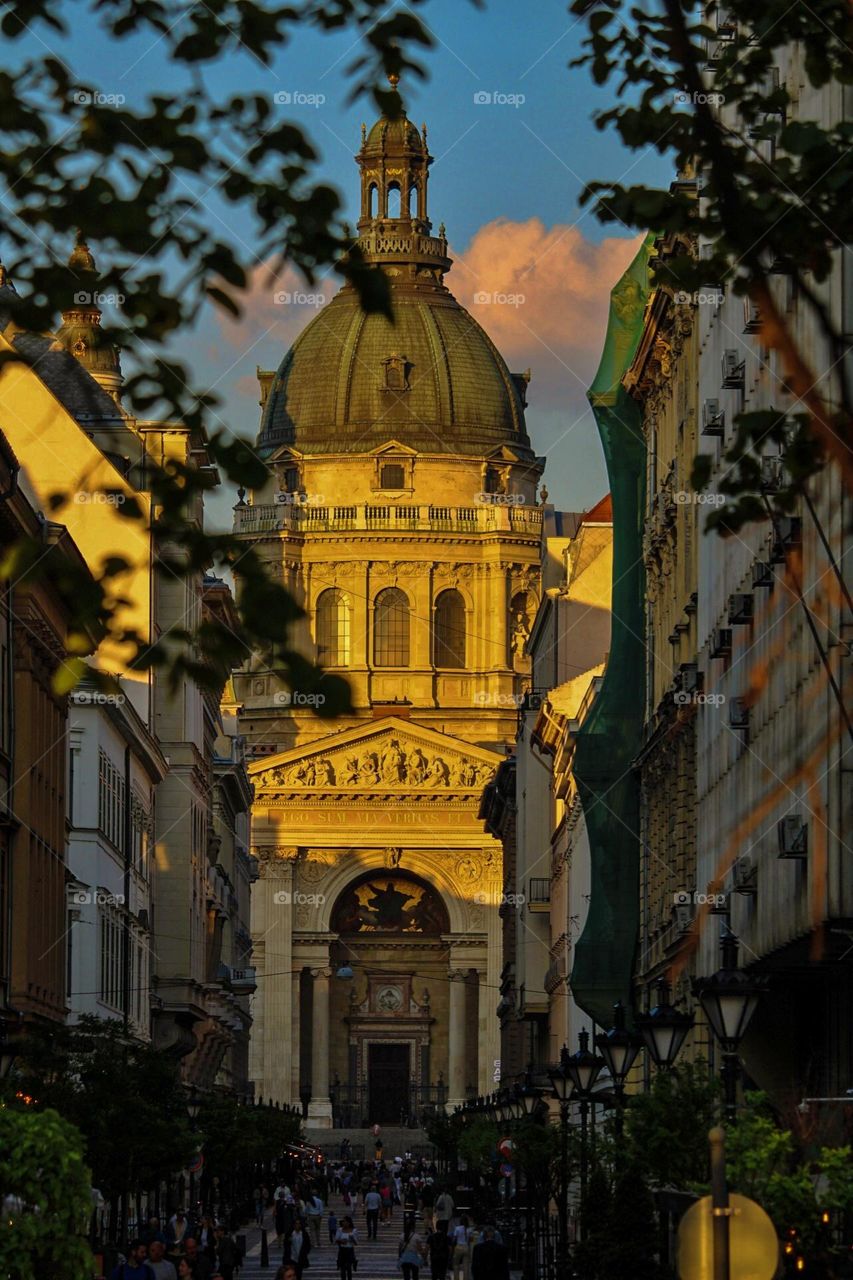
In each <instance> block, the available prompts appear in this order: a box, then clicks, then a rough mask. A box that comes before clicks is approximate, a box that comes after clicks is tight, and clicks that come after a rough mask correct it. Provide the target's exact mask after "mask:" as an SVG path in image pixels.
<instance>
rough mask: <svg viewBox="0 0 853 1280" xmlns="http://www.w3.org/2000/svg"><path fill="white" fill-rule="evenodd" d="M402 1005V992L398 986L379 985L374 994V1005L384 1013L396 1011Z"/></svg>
mask: <svg viewBox="0 0 853 1280" xmlns="http://www.w3.org/2000/svg"><path fill="white" fill-rule="evenodd" d="M402 1005H403V993H402V991H401V990H400V988H399V987H380V989H379V991H378V993H377V995H376V1007H377V1009H382V1010H383V1011H384V1012H385V1013H396V1012H397V1010H398V1009H400V1008H402Z"/></svg>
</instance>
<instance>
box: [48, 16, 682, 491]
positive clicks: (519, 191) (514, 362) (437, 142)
mask: <svg viewBox="0 0 853 1280" xmlns="http://www.w3.org/2000/svg"><path fill="white" fill-rule="evenodd" d="M391 7H392V6H389V10H390V8H391ZM395 7H397V8H404V7H405V6H400V5H398V6H395ZM414 11H415V12H418V13H419V14H421V16H422V17H423V18H424V20H425V21H426V22H427V24H428V25H429V27H430V29H431V30H432V32H433V33H434V36H435V41H436V43H435V46H434V48H433V49H432V50H431V51H428V52H427V53H426V54H425V55H423V59H422V60H423V62H424V63H425V66H426V69H427V71H428V79H427V81H426V82H419V81H417V80H415V79H413V78H411V77H407V78H406V79H405V80H404V82H403V84H402V85H401V91H402V92H403V96H404V101H405V103H406V106H407V111H408V114H409V116H410V118H411V119H413V120H414V121H415V122H416V123H417V124H418V125H420V123H421V122H422V121H423V120H426V122H427V125H428V129H429V143H430V149H431V151H432V153H433V155H434V156H435V164H434V166H433V169H432V173H431V182H430V216H431V218H432V220H433V223H434V224H436V225H437V224H438V222H440V221H443V222H444V223H445V224H446V227H447V234H448V238H449V240H450V243H451V247H452V250H453V251H454V253H455V255H456V256H457V258H459V257H461V258H462V260H463V261H462V262H457V266H456V267H455V268H454V270H453V271H452V272H451V274H450V276H449V277H448V285H449V286H450V287H451V289H453V291H454V292H455V293H456V294H457V296H458V297H459V298H460V301H461V302H463V304H464V305H466V306H468V307H469V308H470V309H472V311H473V312H474V314H476V316H477V319H478V320H480V321H481V323H483V324H484V327H485V328H486V329H487V330H488V331H489V332H490V333H491V334H492V336H493V338H494V339H495V341H496V343H497V345H498V347H499V348H500V349H501V350H502V351H503V353H504V355H505V357H506V358H507V361H508V363H509V364H510V366H511V367H512V368H513V369H515V368H525V367H527V366H528V365H529V366H530V367H531V368H532V372H533V380H532V384H531V389H530V400H531V409H530V411H529V415H528V425H529V428H530V432H531V435H532V437H533V442H534V445H535V446H536V447H537V450H538V451H539V452H541V453H544V454H546V456H547V458H548V467H547V471H546V482H547V484H548V488H549V491H550V495H551V500H552V501H554V502H555V503H557V505H561V506H564V507H566V508H570V509H581V508H584V507H589V506H592V505H593V504H594V503H595V502H596V501H597V500H598V499H599V498H600V497H601V495H602V493H603V492H604V491H605V488H606V477H605V472H604V467H603V461H602V458H601V451H600V448H599V447H598V442H597V436H596V433H595V430H594V425H593V423H592V419H591V416H590V415H589V413H588V412H587V411H586V406H585V400H584V396H583V390H584V388H585V386H586V385H588V382H589V380H590V379H591V376H592V374H593V373H594V371H595V367H596V364H597V358H598V353H599V352H600V348H601V342H602V339H603V333H604V322H605V319H606V305H607V294H608V292H609V289H610V288H611V286H612V285H613V284H614V283H615V280H616V278H617V277H618V275H619V274H620V272H621V270H622V268H623V266H624V265H625V264H626V263H627V260H628V259H629V258H630V256H631V247H630V245H629V244H627V243H622V244H621V245H620V244H619V243H618V240H619V239H620V238H621V239H622V240H623V241H624V240H625V239H626V238H627V237H628V236H629V233H628V232H627V230H626V229H624V228H621V227H619V226H616V227H612V226H609V227H607V228H602V227H601V226H600V225H599V223H598V222H597V220H596V219H595V217H594V216H593V215H592V214H591V213H590V212H589V211H587V210H581V209H580V206H579V203H578V200H579V196H580V193H581V191H582V189H583V186H584V183H585V182H586V181H588V180H590V179H593V178H605V177H611V178H620V177H623V176H624V175H626V173H627V175H628V180H630V181H642V182H649V181H651V182H654V183H659V182H662V183H665V182H667V181H668V179H669V169H668V165H667V162H666V161H665V160H662V159H661V158H660V157H657V156H655V155H654V154H653V153H648V154H646V155H644V156H638V155H635V154H633V153H628V152H626V151H625V150H624V149H623V148H622V147H621V146H620V145H619V143H618V140H617V138H616V137H615V135H613V134H612V133H609V132H608V133H600V132H599V131H598V130H597V129H596V128H595V127H594V125H593V123H592V115H593V112H594V111H595V110H596V109H602V108H606V107H607V106H608V105H610V104H611V98H610V96H609V91H602V90H596V89H595V88H594V86H592V84H591V81H590V78H589V75H588V73H587V71H586V70H584V69H576V70H569V69H568V65H567V64H568V63H569V62H570V61H571V60H572V59H573V58H575V57H577V55H578V54H579V52H580V50H581V41H582V39H583V35H584V32H585V26H584V24H583V23H578V22H577V21H576V20H575V19H574V18H573V17H571V16H570V15H569V14H568V13H567V11H566V6H565V4H564V3H563V2H562V0H537V3H536V4H535V5H532V4H528V5H525V4H519V3H517V0H493V2H492V3H488V4H487V5H486V7H485V9H483V10H477V9H475V8H474V7H473V5H469V4H468V3H466V0H431V3H429V4H427V5H426V6H425V7H420V6H418V7H417V8H416V9H415V10H414ZM66 12H67V14H68V15H69V17H70V18H72V19H73V34H72V36H71V38H70V39H69V40H67V41H62V42H57V41H56V40H55V38H54V37H53V36H52V35H49V34H45V33H44V31H43V30H40V31H39V35H40V36H41V37H43V38H44V39H46V40H47V42H48V43H49V44H50V45H52V46H53V47H54V48H56V50H57V51H58V52H60V53H61V54H62V55H63V56H65V57H66V60H67V61H69V62H70V63H71V65H72V66H73V67H74V69H75V71H77V72H78V77H79V80H80V82H81V83H91V85H92V86H94V87H96V88H98V89H100V90H101V91H102V92H105V93H119V94H124V95H125V96H126V97H127V99H128V101H129V102H130V103H132V104H139V103H141V102H143V101H144V100H145V99H146V97H147V96H148V95H149V94H150V93H152V92H157V91H159V90H160V89H161V88H162V87H163V86H164V85H167V86H169V87H172V86H173V85H175V84H176V83H177V84H180V80H177V81H176V79H175V77H176V74H178V73H176V71H175V68H174V67H173V66H172V65H171V64H170V63H169V62H168V60H167V57H166V51H165V45H164V43H163V42H162V41H160V42H158V41H157V40H156V37H155V36H154V35H153V34H150V33H149V34H147V35H145V36H142V37H135V38H134V39H133V40H131V41H121V42H114V41H111V40H110V39H109V37H108V36H107V35H106V34H105V33H103V32H102V31H100V30H99V28H98V25H97V20H96V19H95V18H94V17H93V16H92V15H91V14H90V15H88V16H84V15H85V11H84V9H83V6H82V5H81V4H79V3H78V4H70V5H67V6H66ZM28 43H29V44H30V46H31V48H32V49H33V51H34V52H35V50H36V48H38V47H39V46H38V43H37V42H34V41H33V40H29V41H28ZM358 52H359V50H358V40H357V37H355V36H354V34H353V33H352V32H351V31H344V32H338V33H336V34H335V35H333V36H328V35H324V34H322V33H320V32H318V31H314V30H307V29H306V30H302V29H299V30H297V31H296V33H295V35H294V36H293V38H292V40H291V42H290V43H289V44H288V46H286V48H285V49H284V50H282V51H280V52H279V53H278V54H277V55H276V57H275V60H274V63H273V65H272V67H271V68H269V69H265V68H263V67H262V66H261V65H260V64H259V63H258V62H257V61H256V60H255V59H254V58H252V57H249V56H247V55H243V54H234V55H233V56H232V57H230V58H229V59H228V61H227V62H226V63H225V64H224V65H223V66H221V67H220V68H218V70H217V80H216V88H217V92H221V93H222V94H227V93H230V92H239V91H256V92H257V91H259V92H268V93H270V95H274V94H276V93H279V94H281V93H285V94H288V93H289V94H290V95H291V99H292V100H291V103H290V104H289V105H281V106H277V107H276V110H278V111H281V113H282V118H284V119H291V120H294V121H295V122H296V123H298V124H299V125H300V126H302V127H303V128H305V129H306V130H307V132H308V134H309V136H310V137H311V139H312V141H313V142H314V144H315V146H316V147H317V150H318V152H319V154H320V162H319V164H318V166H317V170H316V177H317V178H318V179H321V180H324V181H328V182H330V183H332V184H333V185H334V186H335V187H337V188H338V189H339V190H340V192H341V193H342V195H343V196H344V198H345V200H346V204H347V210H348V215H349V216H350V217H351V219H352V221H353V223H354V222H355V220H356V217H357V198H358V182H357V169H356V166H355V163H354V161H353V155H354V152H355V151H356V150H357V148H358V145H359V133H360V125H361V121H362V120H366V121H367V122H368V123H370V122H371V121H372V120H373V119H374V118H375V116H376V110H375V108H374V106H373V104H372V102H370V101H366V100H361V101H359V102H357V103H355V104H349V103H348V101H347V99H348V96H349V93H350V89H351V83H352V82H351V81H350V80H349V79H348V78H347V76H346V70H347V68H348V67H349V65H350V64H351V62H352V61H353V60H354V58H355V57H357V56H358ZM208 74H209V73H208ZM484 94H485V95H491V99H492V100H491V101H490V102H482V101H480V102H478V101H477V98H476V95H484ZM297 95H305V98H306V99H309V100H310V99H314V101H315V102H316V100H317V99H318V98H322V99H323V101H322V102H319V104H318V105H314V103H312V102H311V101H306V100H297ZM504 99H508V100H504ZM206 208H207V209H208V211H209V213H210V217H211V219H214V220H217V219H220V218H224V215H225V210H224V209H223V208H222V207H221V206H220V205H217V204H216V203H214V202H213V201H208V202H207V203H206ZM228 216H229V219H231V221H230V222H229V225H228V232H229V234H232V235H234V236H235V237H236V238H237V239H238V240H242V241H243V242H244V243H245V242H246V240H247V239H249V238H250V236H251V231H250V228H249V227H248V226H247V225H241V223H240V222H239V221H236V222H235V221H233V215H232V214H231V213H230V212H229V215H228ZM221 230H223V231H224V230H225V227H224V225H221ZM93 248H94V249H95V251H96V254H97V246H96V244H93ZM294 283H295V282H294ZM285 284H287V282H285ZM475 286H476V287H477V288H478V289H480V288H486V289H489V288H492V289H496V290H501V291H503V292H512V293H514V294H515V295H516V296H522V297H524V300H525V301H524V304H523V305H517V306H515V307H514V308H507V307H500V308H498V307H491V308H486V307H481V308H480V309H479V310H476V309H475V308H474V307H473V306H472V298H473V292H474V289H475ZM320 287H321V288H323V287H325V288H326V289H328V290H331V289H333V288H334V284H333V283H332V282H331V281H330V282H328V283H327V284H326V285H325V286H320ZM313 314H314V311H313V309H312V308H310V307H303V308H301V309H300V308H294V307H289V308H283V307H280V306H279V307H276V306H274V305H273V304H272V294H271V290H268V289H267V288H266V285H263V286H261V285H258V286H257V289H256V290H255V292H254V293H253V297H252V299H251V300H250V304H249V308H248V315H247V319H246V322H245V324H243V325H241V326H234V325H229V324H227V323H225V322H224V321H223V320H222V319H221V318H220V317H218V316H216V315H214V314H211V313H208V314H203V315H202V316H200V317H199V320H198V323H197V324H196V326H195V328H194V330H193V332H192V333H190V334H187V335H184V337H183V338H182V340H181V343H180V353H181V355H182V357H183V358H184V359H185V360H186V361H187V362H189V363H190V364H191V366H192V368H193V370H194V373H195V379H196V383H197V384H200V385H211V384H215V388H216V391H217V393H218V394H219V395H221V396H222V397H223V398H224V406H223V408H222V410H221V415H222V418H223V420H224V421H225V422H226V423H227V424H228V425H229V426H231V427H232V428H233V429H234V430H235V431H237V432H239V433H241V434H249V435H253V434H254V433H255V431H256V429H257V405H256V403H255V401H256V396H255V394H254V389H253V385H252V379H253V376H254V370H255V367H256V365H261V366H262V367H268V368H269V367H276V366H277V365H278V363H279V362H280V360H281V358H282V356H283V355H284V352H285V351H286V349H287V347H288V345H289V343H290V342H291V341H292V339H293V337H294V336H295V334H296V333H297V332H298V331H299V329H300V328H302V327H303V325H304V324H305V323H307V322H308V320H310V319H311V317H312V316H313ZM230 501H231V499H230V496H229V497H223V499H222V500H221V501H220V502H218V503H217V511H218V513H219V512H221V513H223V514H224V512H225V510H226V508H227V506H228V505H229V504H230Z"/></svg>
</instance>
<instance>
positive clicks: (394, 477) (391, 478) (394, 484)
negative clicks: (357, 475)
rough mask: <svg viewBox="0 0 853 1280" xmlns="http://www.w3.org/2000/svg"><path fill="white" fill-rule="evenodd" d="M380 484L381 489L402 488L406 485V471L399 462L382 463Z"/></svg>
mask: <svg viewBox="0 0 853 1280" xmlns="http://www.w3.org/2000/svg"><path fill="white" fill-rule="evenodd" d="M380 485H381V487H382V488H383V489H403V488H405V485H406V473H405V471H404V470H403V467H402V465H401V463H399V462H386V463H384V464H383V467H382V472H381V477H380Z"/></svg>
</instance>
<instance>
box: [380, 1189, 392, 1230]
mask: <svg viewBox="0 0 853 1280" xmlns="http://www.w3.org/2000/svg"><path fill="white" fill-rule="evenodd" d="M379 1198H380V1199H381V1201H382V1219H381V1220H382V1222H390V1221H391V1187H390V1186H389V1184H388V1182H387V1180H386V1181H385V1182H383V1183H382V1186H381V1187H380V1188H379Z"/></svg>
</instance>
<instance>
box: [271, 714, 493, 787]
mask: <svg viewBox="0 0 853 1280" xmlns="http://www.w3.org/2000/svg"><path fill="white" fill-rule="evenodd" d="M503 759H504V757H503V755H500V754H498V753H497V752H495V751H487V750H485V749H484V748H483V747H474V746H471V745H470V744H469V743H467V742H462V741H461V740H460V739H459V738H453V737H451V736H450V735H449V734H446V733H438V732H436V730H434V729H427V728H426V727H425V726H424V725H419V724H413V723H412V722H411V721H410V720H402V719H400V718H399V717H398V716H388V717H385V718H384V719H382V720H372V721H369V722H367V723H366V724H364V725H357V726H356V727H355V728H353V729H347V730H345V731H344V732H343V733H339V734H334V735H331V736H329V737H325V738H320V739H317V740H316V741H315V742H312V743H309V744H307V745H305V746H302V747H294V748H292V749H291V750H290V751H282V752H280V753H279V754H278V755H274V756H267V758H266V759H265V760H258V761H256V762H254V763H253V764H252V765H250V767H249V773H250V776H251V779H252V782H253V783H254V784H255V787H256V788H257V789H258V790H259V791H263V792H279V793H280V792H304V791H312V792H318V791H321V792H325V793H328V792H330V791H336V792H341V793H345V792H356V791H374V792H375V791H391V792H411V791H423V790H426V791H431V792H433V793H441V792H453V791H461V792H469V793H470V792H480V791H482V789H483V787H484V786H485V785H486V783H487V782H489V781H490V780H491V778H492V776H493V775H494V772H495V769H496V768H497V766H498V765H499V764H500V763H501V761H502V760H503Z"/></svg>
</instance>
